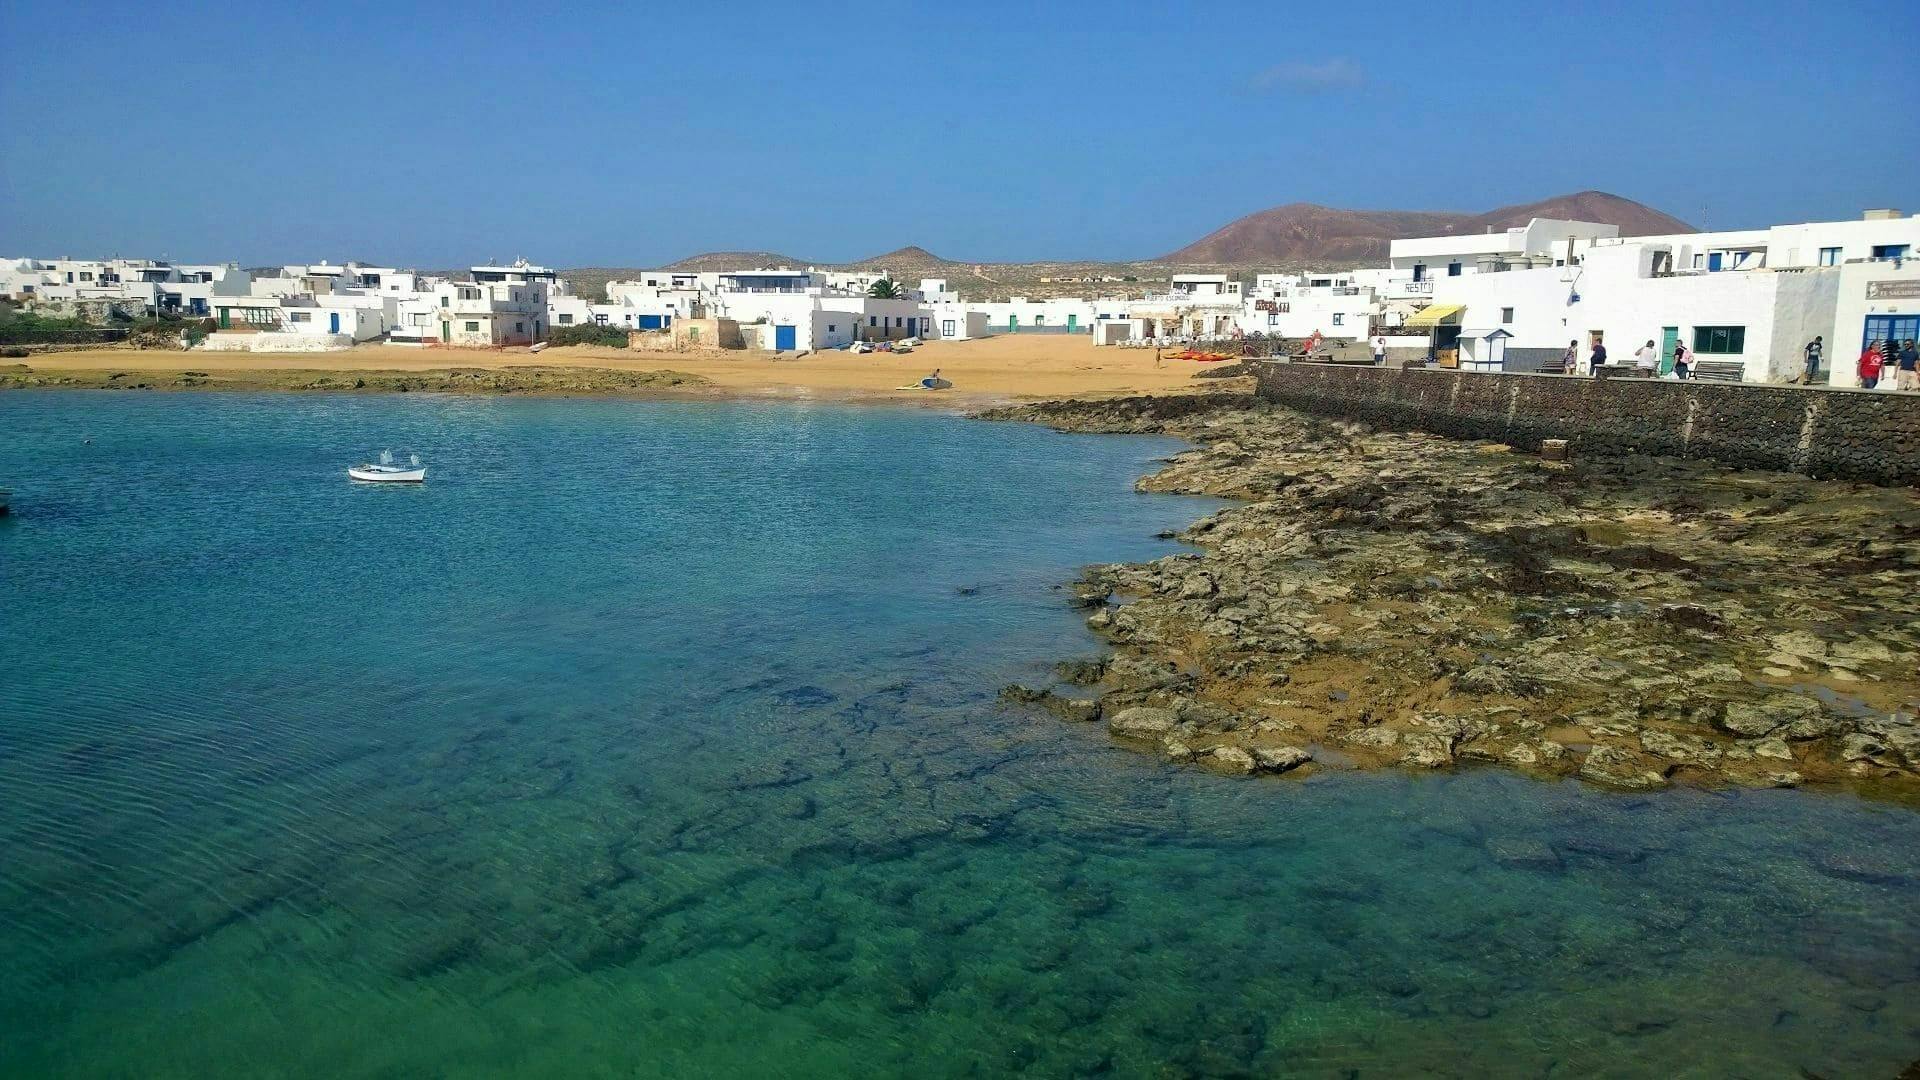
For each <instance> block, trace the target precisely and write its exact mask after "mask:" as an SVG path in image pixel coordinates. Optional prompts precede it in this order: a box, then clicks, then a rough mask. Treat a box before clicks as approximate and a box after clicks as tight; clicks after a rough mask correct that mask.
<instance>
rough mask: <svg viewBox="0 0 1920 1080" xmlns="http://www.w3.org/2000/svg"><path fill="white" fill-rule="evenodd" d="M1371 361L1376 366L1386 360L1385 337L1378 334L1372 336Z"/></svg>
mask: <svg viewBox="0 0 1920 1080" xmlns="http://www.w3.org/2000/svg"><path fill="white" fill-rule="evenodd" d="M1373 362H1374V365H1375V366H1376V367H1377V366H1380V365H1382V364H1385V363H1386V362H1387V339H1386V338H1385V337H1383V336H1381V335H1378V334H1376V335H1374V338H1373Z"/></svg>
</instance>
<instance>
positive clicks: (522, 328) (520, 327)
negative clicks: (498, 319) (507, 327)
mask: <svg viewBox="0 0 1920 1080" xmlns="http://www.w3.org/2000/svg"><path fill="white" fill-rule="evenodd" d="M513 332H514V333H516V334H524V333H526V332H527V324H526V323H524V322H517V323H514V324H513Z"/></svg>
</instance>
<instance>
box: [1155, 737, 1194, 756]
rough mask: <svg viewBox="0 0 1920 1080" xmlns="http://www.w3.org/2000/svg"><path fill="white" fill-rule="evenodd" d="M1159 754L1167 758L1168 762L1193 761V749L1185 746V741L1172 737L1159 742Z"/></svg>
mask: <svg viewBox="0 0 1920 1080" xmlns="http://www.w3.org/2000/svg"><path fill="white" fill-rule="evenodd" d="M1160 752H1161V753H1162V754H1165V755H1166V756H1167V760H1168V761H1192V760H1193V747H1191V746H1189V745H1187V742H1186V740H1185V739H1181V738H1178V737H1176V736H1172V735H1169V736H1168V737H1167V738H1166V739H1164V740H1162V741H1161V743H1160Z"/></svg>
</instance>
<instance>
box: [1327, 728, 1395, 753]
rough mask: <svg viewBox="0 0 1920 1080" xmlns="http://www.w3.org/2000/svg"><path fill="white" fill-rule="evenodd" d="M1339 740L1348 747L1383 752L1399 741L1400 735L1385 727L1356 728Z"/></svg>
mask: <svg viewBox="0 0 1920 1080" xmlns="http://www.w3.org/2000/svg"><path fill="white" fill-rule="evenodd" d="M1340 740H1341V741H1342V742H1344V743H1347V744H1348V745H1350V746H1361V747H1365V748H1367V749H1369V750H1385V749H1386V748H1388V747H1390V746H1392V745H1394V744H1395V743H1397V742H1399V741H1400V733H1399V732H1397V731H1395V730H1393V729H1392V728H1387V727H1365V728H1356V729H1354V730H1353V731H1349V732H1347V733H1346V734H1345V735H1342V736H1341V737H1340Z"/></svg>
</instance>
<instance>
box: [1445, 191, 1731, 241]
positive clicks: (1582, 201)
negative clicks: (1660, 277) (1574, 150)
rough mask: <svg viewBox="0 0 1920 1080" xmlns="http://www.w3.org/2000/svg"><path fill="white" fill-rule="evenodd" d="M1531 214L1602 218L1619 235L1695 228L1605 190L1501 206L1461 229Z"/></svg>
mask: <svg viewBox="0 0 1920 1080" xmlns="http://www.w3.org/2000/svg"><path fill="white" fill-rule="evenodd" d="M1534 218H1558V219H1559V220H1561V221H1601V222H1605V223H1606V224H1608V225H1618V226H1620V235H1621V236H1664V235H1666V234H1668V233H1684V232H1693V231H1694V228H1693V226H1691V225H1689V224H1687V223H1686V222H1684V221H1681V220H1680V219H1679V218H1677V217H1674V216H1672V215H1670V214H1663V213H1661V212H1660V211H1658V210H1655V209H1654V208H1653V207H1651V206H1646V205H1643V204H1641V203H1637V202H1634V201H1633V200H1632V199H1623V198H1621V197H1620V196H1618V195H1609V194H1607V193H1606V192H1604V191H1580V192H1575V193H1574V194H1572V195H1560V196H1557V197H1555V198H1551V199H1542V200H1540V201H1539V202H1534V203H1525V204H1523V205H1520V206H1503V207H1501V208H1500V209H1498V210H1489V211H1487V212H1486V213H1484V214H1481V215H1480V216H1479V217H1476V218H1473V219H1472V220H1470V221H1468V222H1467V223H1466V228H1464V229H1463V230H1461V231H1463V232H1485V231H1486V229H1487V227H1488V226H1492V227H1493V228H1495V229H1511V228H1514V227H1516V226H1520V225H1525V224H1526V223H1527V222H1529V221H1531V220H1533V219H1534Z"/></svg>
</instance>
